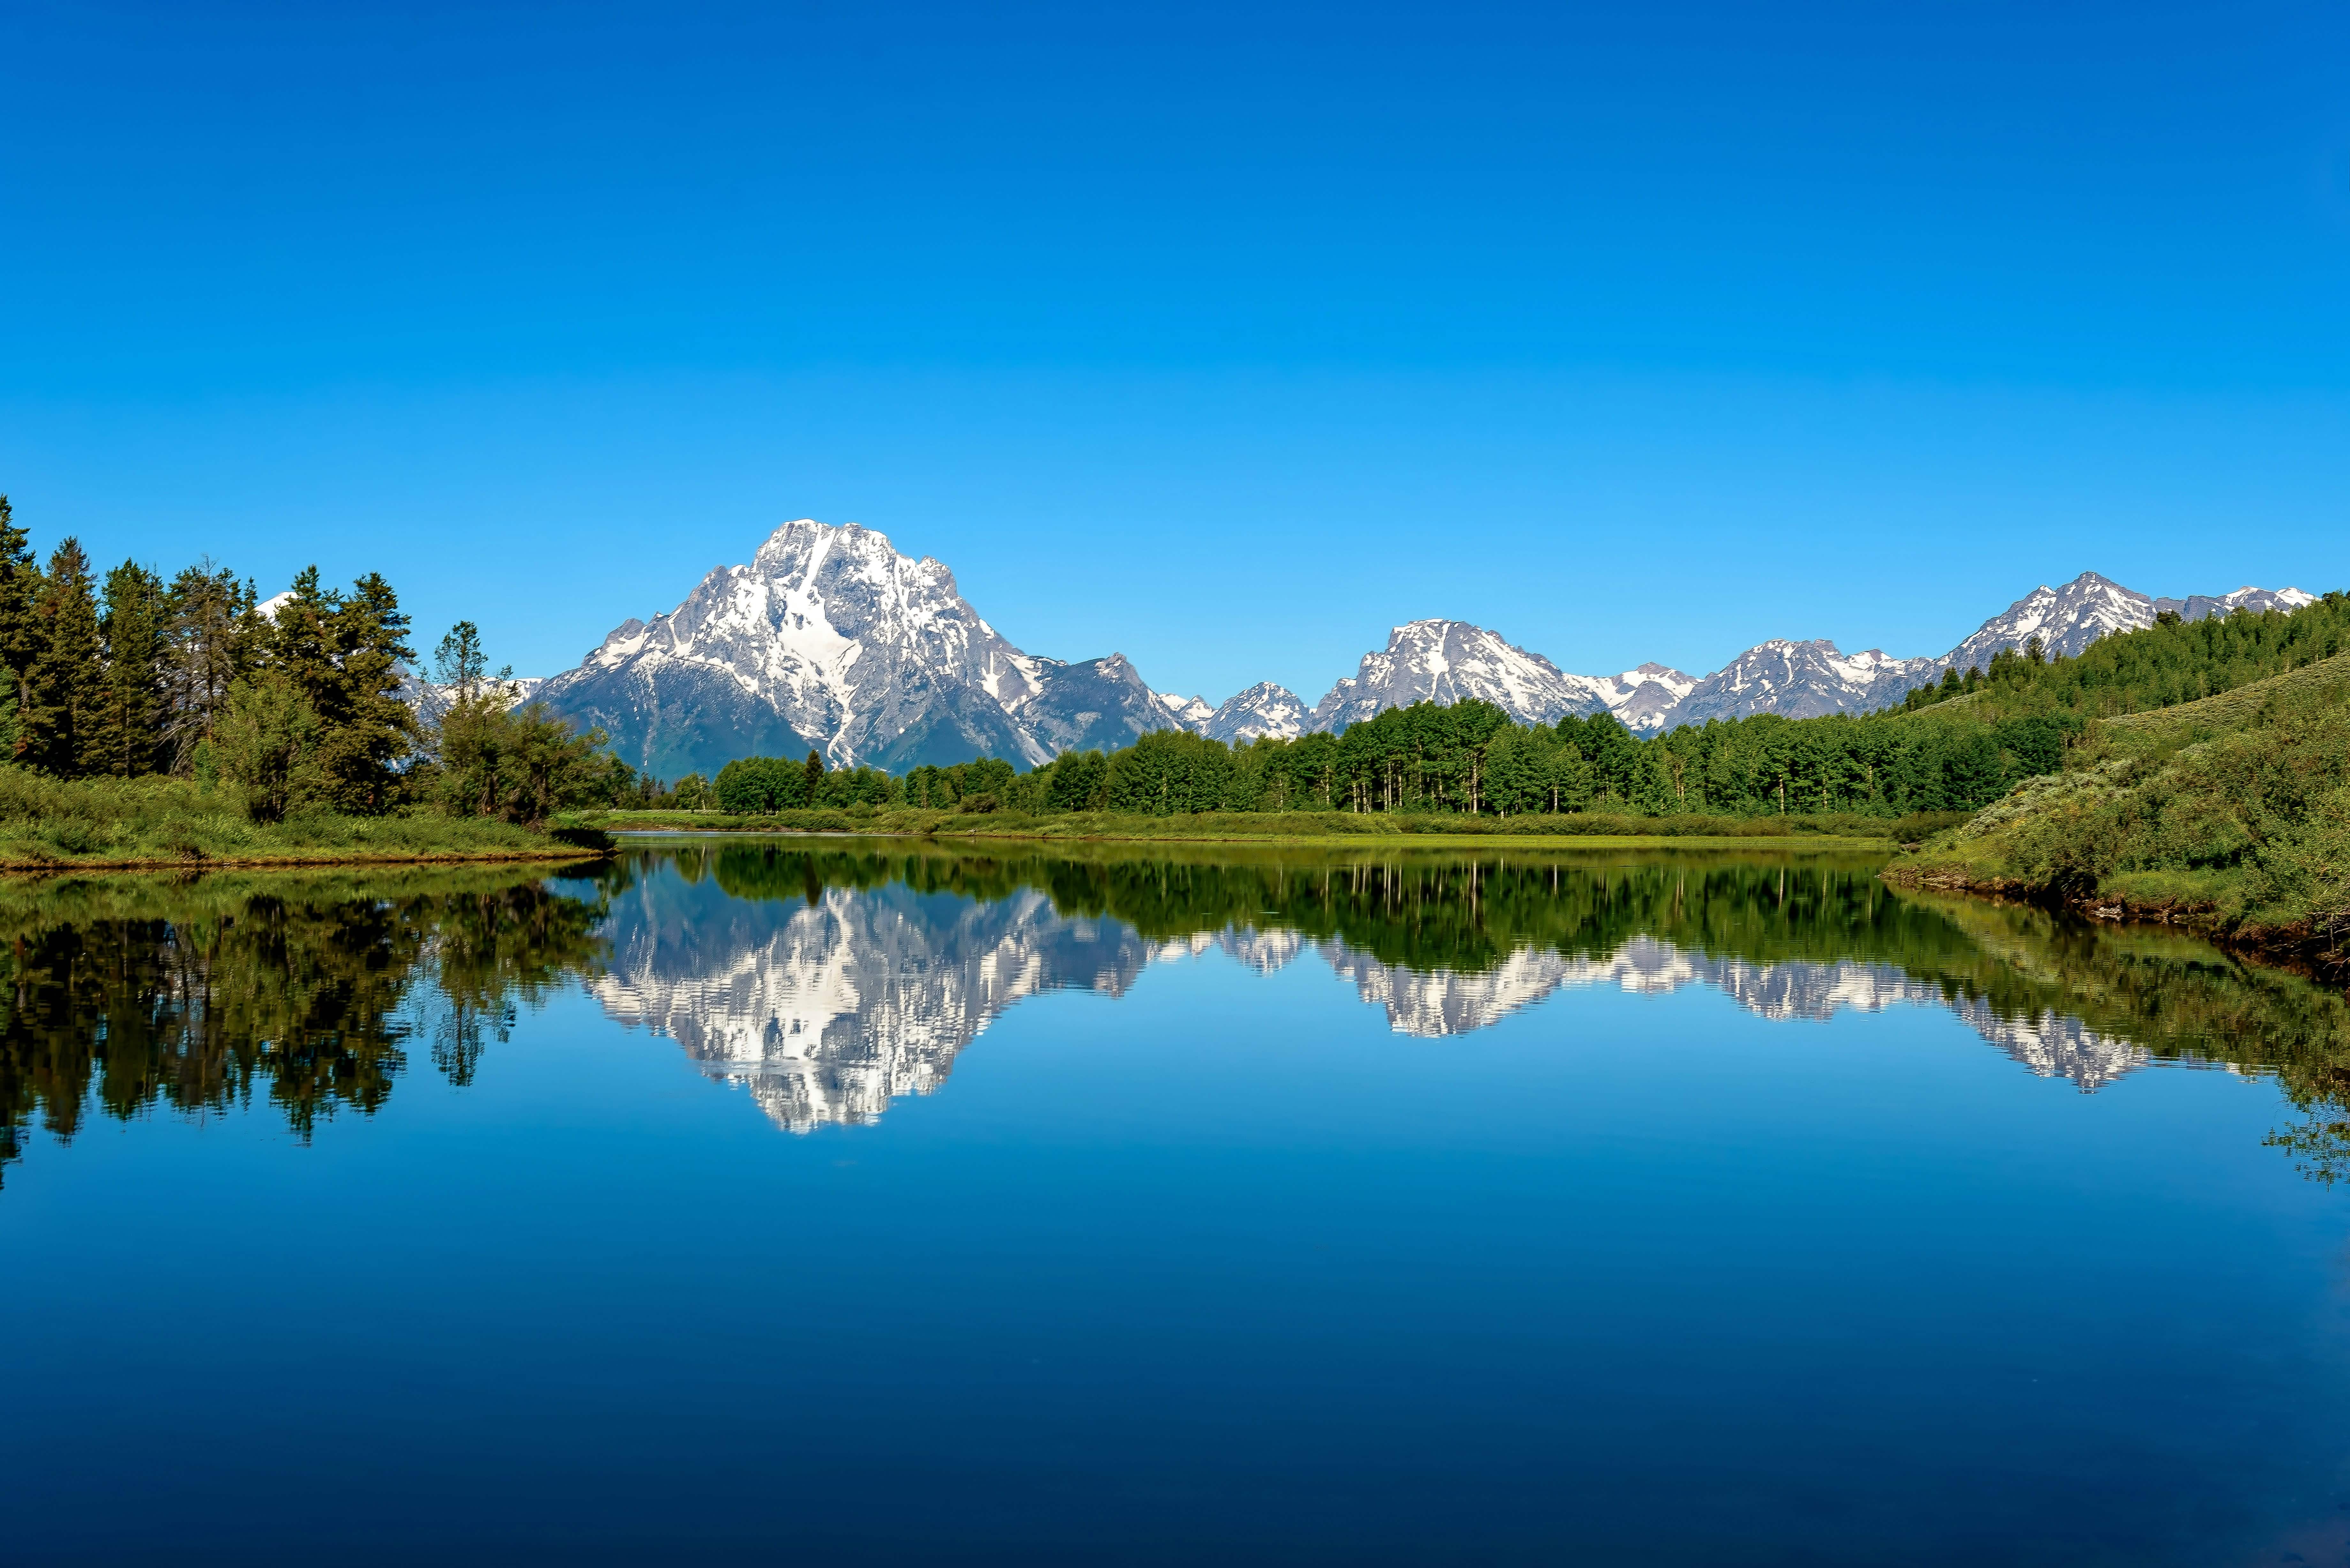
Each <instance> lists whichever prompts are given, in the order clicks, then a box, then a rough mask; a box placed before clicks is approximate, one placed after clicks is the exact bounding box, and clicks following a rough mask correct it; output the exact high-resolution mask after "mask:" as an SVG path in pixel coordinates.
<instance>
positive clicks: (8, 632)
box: [0, 495, 41, 756]
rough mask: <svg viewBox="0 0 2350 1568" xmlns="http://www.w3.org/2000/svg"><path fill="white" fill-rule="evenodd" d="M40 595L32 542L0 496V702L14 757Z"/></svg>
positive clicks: (21, 738) (20, 738) (21, 741)
mask: <svg viewBox="0 0 2350 1568" xmlns="http://www.w3.org/2000/svg"><path fill="white" fill-rule="evenodd" d="M40 592H41V568H40V566H39V564H38V563H37V562H36V561H35V560H34V559H33V545H32V541H31V540H30V539H29V538H28V537H27V536H26V533H25V530H23V529H22V528H19V527H17V526H16V514H15V513H14V512H13V511H12V510H11V509H10V507H9V505H8V498H7V497H6V496H5V495H0V680H5V683H6V686H7V690H6V691H5V693H0V702H5V703H6V704H7V705H8V706H9V708H10V709H11V710H12V711H13V716H14V718H15V720H16V723H15V724H14V726H13V733H12V735H11V738H10V744H9V748H8V753H7V754H9V755H13V756H22V755H23V754H24V751H25V743H26V732H25V728H24V724H23V722H22V721H23V716H24V709H25V705H26V691H25V677H26V672H27V671H28V670H31V668H32V664H33V649H34V646H35V641H36V639H35V636H34V628H33V613H34V612H33V606H34V601H35V600H36V599H37V598H38V597H40ZM0 728H7V726H0Z"/></svg>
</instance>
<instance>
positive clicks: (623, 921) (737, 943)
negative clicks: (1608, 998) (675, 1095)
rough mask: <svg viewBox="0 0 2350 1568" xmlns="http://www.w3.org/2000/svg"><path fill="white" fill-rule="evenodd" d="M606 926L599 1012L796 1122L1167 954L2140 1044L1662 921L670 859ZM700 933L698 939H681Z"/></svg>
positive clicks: (2042, 1044) (874, 1094) (1493, 1005)
mask: <svg viewBox="0 0 2350 1568" xmlns="http://www.w3.org/2000/svg"><path fill="white" fill-rule="evenodd" d="M697 911H698V912H700V914H701V915H702V916H703V917H704V918H702V919H697V918H696V916H697ZM608 931H609V935H610V938H611V942H612V956H611V962H610V970H609V972H608V973H607V974H605V975H602V976H600V977H598V978H597V979H596V980H594V981H591V982H590V987H589V988H590V990H591V991H592V992H594V994H595V995H596V997H597V999H598V1001H599V1002H602V1003H603V1005H604V1008H605V1010H606V1012H608V1014H609V1015H610V1016H611V1017H612V1018H614V1019H615V1020H617V1021H619V1022H620V1023H626V1024H629V1025H631V1026H636V1027H641V1028H646V1029H649V1030H650V1031H652V1032H653V1033H657V1034H660V1035H662V1036H665V1037H666V1038H669V1039H671V1040H675V1041H676V1042H678V1043H679V1044H681V1045H682V1046H683V1047H684V1048H685V1050H686V1053H687V1054H688V1055H690V1056H691V1057H692V1058H693V1060H694V1061H695V1062H697V1063H698V1064H701V1065H702V1068H703V1069H704V1070H705V1071H707V1072H709V1073H711V1074H712V1075H716V1076H719V1077H722V1078H724V1079H726V1080H727V1081H729V1082H733V1083H738V1084H741V1085H745V1086H746V1087H747V1088H748V1089H749V1090H750V1092H751V1094H752V1095H753V1096H754V1097H755V1098H756V1099H757V1100H758V1102H759V1104H760V1105H761V1106H763V1107H764V1108H765V1110H766V1111H767V1114H768V1115H769V1116H772V1117H773V1118H774V1119H775V1122H776V1123H777V1124H778V1125H779V1126H782V1127H788V1128H791V1129H792V1130H794V1131H796V1132H805V1131H807V1130H808V1129H810V1128H812V1127H817V1126H821V1125H824V1124H827V1123H833V1122H845V1123H860V1122H868V1121H871V1120H872V1119H873V1118H875V1117H877V1116H879V1115H881V1113H882V1112H883V1111H884V1110H885V1109H886V1108H887V1106H888V1105H889V1101H890V1100H891V1099H892V1098H894V1097H896V1096H900V1095H907V1094H928V1093H930V1092H931V1090H933V1089H935V1088H937V1087H938V1086H939V1085H941V1084H942V1083H943V1082H945V1080H946V1077H947V1075H948V1073H949V1071H950V1070H951V1067H952V1065H953V1062H954V1056H955V1054H956V1053H957V1052H958V1051H960V1050H961V1049H962V1047H963V1046H965V1045H967V1044H970V1043H971V1042H972V1040H974V1039H976V1038H977V1037H978V1036H979V1034H980V1033H982V1032H983V1031H984V1030H985V1029H986V1028H987V1026H988V1024H989V1023H991V1022H993V1020H994V1019H995V1018H996V1017H998V1016H999V1015H1000V1014H1002V1012H1003V1011H1004V1010H1005V1009H1006V1008H1009V1007H1011V1006H1013V1005H1014V1004H1015V1003H1017V1002H1021V1001H1023V1000H1024V999H1025V998H1027V997H1031V996H1034V995H1036V994H1038V993H1039V992H1048V991H1059V990H1080V991H1091V992H1099V993H1102V994H1105V995H1108V996H1113V997H1117V996H1123V995H1124V994H1126V992H1128V990H1129V989H1130V988H1131V987H1132V986H1133V985H1134V983H1135V982H1136V981H1137V979H1138V978H1139V976H1140V975H1141V973H1142V971H1144V970H1145V969H1146V968H1147V967H1148V966H1149V965H1150V964H1152V963H1154V962H1160V963H1163V962H1171V961H1181V960H1186V959H1208V958H1211V957H1215V956H1221V957H1222V958H1225V959H1229V960H1230V961H1235V962H1237V963H1239V964H1241V965H1243V967H1245V968H1247V969H1249V970H1252V971H1255V972H1257V973H1259V974H1273V973H1276V972H1279V971H1282V970H1284V969H1285V968H1286V967H1287V966H1289V965H1290V964H1292V963H1293V962H1295V961H1298V960H1300V959H1301V957H1303V956H1304V955H1305V953H1306V952H1307V951H1308V950H1311V951H1312V952H1313V953H1314V954H1315V956H1316V957H1317V958H1318V959H1319V960H1320V961H1322V962H1324V963H1326V964H1327V965H1328V967H1329V969H1330V970H1331V971H1332V972H1334V973H1335V974H1336V976H1337V977H1338V978H1340V979H1341V980H1343V981H1347V983H1349V984H1351V985H1352V986H1353V987H1354V988H1355V992H1356V994H1357V996H1359V997H1360V998H1361V1000H1362V1001H1363V1002H1365V1003H1367V1004H1369V1005H1371V1006H1375V1007H1378V1008H1381V1009H1383V1010H1384V1011H1385V1012H1386V1014H1387V1019H1388V1026H1389V1027H1390V1028H1392V1029H1393V1030H1395V1031H1396V1032H1397V1033H1403V1034H1410V1035H1418V1036H1424V1037H1438V1036H1443V1035H1452V1034H1463V1033H1470V1032H1471V1031H1474V1030H1479V1029H1483V1028H1486V1027H1488V1026H1490V1025H1492V1024H1493V1023H1497V1022H1499V1021H1500V1020H1502V1019H1503V1018H1506V1017H1509V1016H1510V1015H1511V1014H1513V1013H1515V1012H1520V1011H1522V1010H1523V1009H1525V1008H1528V1007H1532V1006H1535V1005H1537V1004H1539V1003H1541V1002H1544V1001H1545V1000H1547V999H1548V998H1550V997H1552V996H1553V995H1555V993H1557V992H1560V991H1562V990H1567V989H1573V988H1578V987H1590V986H1612V987H1615V988H1617V989H1618V990H1620V991H1623V992H1631V993H1635V994H1661V993H1669V992H1678V991H1680V990H1682V989H1684V988H1686V987H1690V986H1703V987H1708V988H1711V989H1712V990H1714V991H1717V992H1721V993H1722V994H1724V995H1726V996H1728V997H1730V998H1731V999H1732V1000H1734V1001H1735V1002H1737V1003H1738V1004H1739V1005H1740V1006H1741V1007H1743V1008H1745V1009H1746V1010H1747V1011H1749V1012H1752V1013H1755V1014H1757V1015H1758V1016H1760V1017H1763V1018H1767V1019H1773V1020H1780V1021H1794V1020H1814V1021H1825V1020H1826V1019H1829V1018H1832V1017H1834V1016H1835V1015H1836V1014H1837V1013H1838V1012H1845V1011H1846V1010H1856V1011H1859V1012H1881V1011H1883V1010H1884V1009H1885V1008H1887V1007H1890V1006H1893V1005H1895V1004H1897V1003H1909V1004H1913V1005H1921V1006H1932V1007H1945V1008H1948V1009H1950V1011H1951V1012H1955V1013H1956V1014H1957V1015H1958V1016H1959V1017H1960V1018H1962V1019H1963V1020H1965V1022H1966V1023H1968V1024H1969V1025H1970V1027H1971V1028H1973V1029H1974V1030H1975V1031H1976V1032H1977V1033H1980V1034H1981V1036H1982V1037H1983V1039H1984V1040H1986V1041H1987V1042H1989V1043H1990V1044H1993V1045H1995V1046H1997V1047H1998V1048H1999V1049H2001V1050H2002V1051H2004V1052H2005V1053H2006V1054H2008V1055H2010V1056H2011V1057H2012V1058H2014V1060H2015V1061H2017V1062H2018V1063H2020V1064H2022V1065H2023V1066H2025V1067H2027V1068H2029V1069H2030V1070H2031V1071H2032V1072H2033V1073H2036V1074H2039V1075H2042V1076H2045V1077H2064V1078H2069V1079H2071V1080H2072V1081H2073V1082H2074V1083H2075V1084H2077V1085H2080V1086H2081V1087H2082V1088H2083V1089H2085V1090H2094V1089H2095V1088H2097V1087H2099V1086H2100V1085H2106V1084H2109V1083H2112V1082H2113V1081H2114V1080H2116V1078H2118V1077H2120V1076H2121V1075H2123V1074H2125V1073H2127V1072H2129V1071H2131V1070H2132V1069H2134V1068H2137V1067H2139V1066H2142V1065H2144V1064H2145V1063H2146V1062H2147V1053H2146V1052H2145V1051H2144V1050H2143V1049H2141V1048H2139V1047H2138V1046H2137V1045H2134V1044H2130V1043H2129V1042H2127V1041H2126V1040H2122V1039H2118V1038H2115V1037H2113V1036H2110V1035H2106V1034H2102V1033H2098V1032H2097V1031H2095V1030H2094V1029H2091V1028H2089V1027H2088V1026H2087V1025H2085V1023H2082V1021H2081V1020H2080V1019H2078V1018H2077V1017H2072V1016H2068V1015H2065V1014H2064V1013H2061V1012H2055V1011H2054V1010H2046V1009H2043V1010H2040V1011H2038V1012H2019V1013H2015V1014H2012V1015H2010V1014H2002V1012H1999V1011H1998V1010H1995V1009H1994V1008H1993V1007H1991V1005H1990V1004H1988V1003H1987V1002H1983V1001H1982V1000H1981V999H1980V998H1976V997H1970V996H1966V995H1950V994H1948V993H1946V992H1945V991H1944V989H1943V988H1942V987H1941V986H1939V985H1938V984H1935V983H1932V982H1930V981H1921V980H1918V979H1917V978H1915V977H1913V976H1911V975H1910V974H1908V972H1907V971H1904V970H1902V969H1900V968H1899V967H1898V966H1897V965H1893V964H1888V963H1881V962H1868V961H1857V960H1840V961H1835V962H1816V961H1801V960H1788V961H1778V962H1757V961H1751V960H1747V959H1742V958H1715V957H1712V956H1710V955H1708V954H1706V953H1703V952H1698V951H1690V950H1684V949H1682V948H1679V947H1677V946H1676V945H1675V944H1673V943H1671V942H1669V941H1665V940H1659V939H1658V938H1655V937H1649V936H1637V937H1633V938H1631V939H1629V940H1626V941H1625V942H1624V943H1623V944H1622V945H1621V946H1619V947H1618V948H1617V949H1616V950H1614V951H1613V952H1611V953H1608V954H1607V955H1606V956H1605V957H1586V956H1581V955H1576V956H1568V955H1564V954H1561V953H1559V952H1556V951H1553V950H1542V949H1537V948H1532V947H1522V948H1519V949H1516V950H1512V951H1509V952H1507V953H1506V954H1505V955H1503V957H1502V958H1501V960H1500V961H1498V962H1497V963H1495V964H1494V965H1493V966H1492V967H1491V968H1488V969H1482V970H1466V971H1464V970H1449V969H1433V970H1419V969H1414V968H1411V967H1409V966H1406V965H1402V964H1397V963H1388V962H1382V961H1379V960H1378V959H1377V958H1375V957H1372V956H1371V955H1369V954H1367V953H1364V952H1362V951H1359V950H1355V949H1353V948H1350V947H1349V946H1348V945H1347V944H1346V943H1345V942H1343V941H1340V940H1318V941H1309V940H1307V939H1305V938H1304V937H1302V936H1301V935H1300V934H1299V933H1297V932H1295V931H1294V930H1285V929H1255V928H1253V927H1237V926H1235V927H1227V928H1226V929H1223V930H1221V931H1216V932H1202V933H1200V934H1197V935H1194V936H1191V937H1189V938H1186V939H1180V940H1149V939H1146V938H1143V937H1141V936H1139V935H1138V934H1137V933H1136V932H1135V930H1134V929H1133V928H1132V927H1130V926H1128V925H1127V924H1126V923H1125V922H1123V921H1120V920H1118V919H1112V918H1107V917H1104V918H1092V917H1081V918H1075V919H1072V918H1068V917H1064V916H1062V915H1060V914H1058V913H1056V912H1055V909H1054V906H1053V903H1052V901H1051V900H1050V899H1049V898H1046V897H1045V895H1044V894H1042V893H1040V892H1037V891H1035V890H1034V889H1027V888H1024V889H1021V890H1018V891H1016V892H1014V893H1012V894H1010V895H1009V896H1007V897H1003V898H993V899H988V900H973V899H964V898H942V897H937V896H920V895H917V894H914V893H912V892H910V891H909V890H908V889H907V888H903V887H902V886H890V887H885V888H878V889H862V890H860V889H852V888H829V889H827V890H825V891H824V892H823V894H822V896H821V897H820V898H818V900H817V901H816V903H814V904H812V905H811V904H809V903H807V902H806V900H805V899H777V900H771V901H764V902H758V903H750V904H746V903H744V902H743V901H741V900H736V899H733V898H728V897H727V896H726V895H725V894H724V893H723V891H721V890H720V889H718V888H716V887H715V886H709V887H706V888H691V889H689V888H685V887H683V885H681V884H680V883H678V882H677V881H676V880H675V879H674V878H673V877H664V876H662V875H660V873H655V874H654V875H653V876H651V877H648V878H647V879H646V881H645V882H643V883H640V884H639V886H638V887H637V888H632V889H630V890H629V892H628V893H627V894H624V895H623V896H622V897H621V898H619V900H618V901H617V903H616V905H615V907H614V909H613V911H612V917H611V921H610V924H609V927H608ZM687 933H691V940H678V939H679V937H680V936H681V935H682V934H687Z"/></svg>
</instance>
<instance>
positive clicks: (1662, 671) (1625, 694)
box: [1589, 663, 1698, 731]
mask: <svg viewBox="0 0 2350 1568" xmlns="http://www.w3.org/2000/svg"><path fill="white" fill-rule="evenodd" d="M1589 679H1592V680H1595V681H1596V682H1597V683H1598V685H1599V688H1600V695H1601V697H1602V699H1603V700H1604V701H1606V702H1607V711H1609V712H1610V713H1613V714H1615V715H1616V717H1617V718H1618V719H1620V720H1622V721H1623V722H1624V727H1625V728H1626V729H1628V730H1647V731H1655V730H1661V729H1663V728H1664V727H1665V716H1666V715H1667V714H1669V713H1670V712H1671V711H1673V706H1674V704H1676V703H1678V702H1679V701H1680V700H1681V699H1682V698H1684V697H1687V696H1688V695H1689V694H1690V691H1691V690H1692V689H1694V688H1695V687H1696V685H1697V680H1698V678H1697V677H1696V676H1694V675H1684V674H1682V673H1681V672H1680V671H1679V670H1675V669H1673V668H1672V667H1671V666H1669V665H1664V664H1655V663H1650V664H1643V665H1641V666H1639V667H1638V669H1636V670H1626V671H1624V673H1623V674H1621V675H1602V676H1594V677H1590V678H1589Z"/></svg>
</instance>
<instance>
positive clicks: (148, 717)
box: [99, 561, 166, 778]
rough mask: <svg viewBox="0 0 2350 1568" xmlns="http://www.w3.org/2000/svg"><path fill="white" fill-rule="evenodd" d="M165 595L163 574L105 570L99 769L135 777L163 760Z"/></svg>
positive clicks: (135, 568) (130, 565)
mask: <svg viewBox="0 0 2350 1568" xmlns="http://www.w3.org/2000/svg"><path fill="white" fill-rule="evenodd" d="M165 597H166V596H165V594H164V590H163V582H162V579H161V578H160V577H158V576H156V575H155V574H154V573H152V572H151V571H149V570H147V568H145V567H144V566H140V565H138V564H137V563H136V562H132V561H125V562H123V563H122V565H120V566H117V567H115V568H114V570H112V571H110V572H109V573H107V574H106V608H105V613H104V614H103V615H102V616H101V617H100V618H99V637H100V638H101V639H104V642H105V645H106V706H105V711H104V712H103V714H102V716H101V720H100V726H99V747H100V750H101V752H102V753H103V755H104V761H103V763H100V764H99V771H101V772H104V773H109V774H114V775H115V776H116V777H118V778H135V777H137V776H139V775H140V774H151V773H155V772H157V771H158V770H159V769H161V767H162V766H163V765H164V762H165V753H164V747H163V741H162V725H161V720H162V712H163V668H162V667H163V653H164V637H163V631H164V626H163V622H164V615H165Z"/></svg>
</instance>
